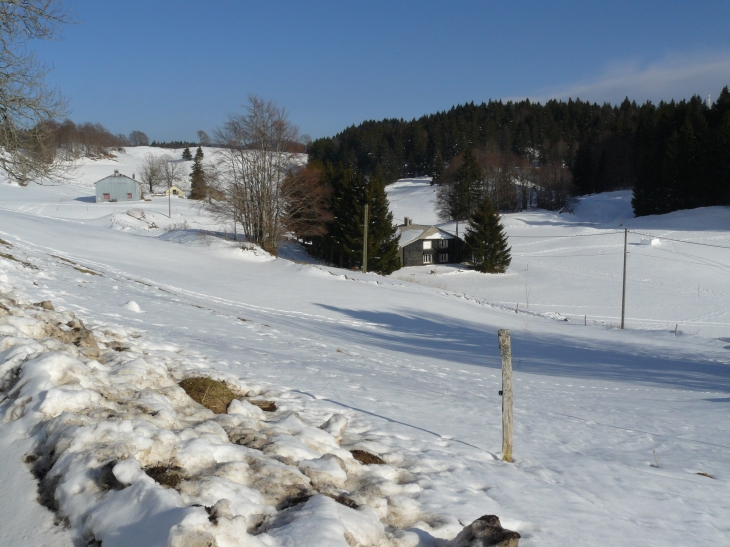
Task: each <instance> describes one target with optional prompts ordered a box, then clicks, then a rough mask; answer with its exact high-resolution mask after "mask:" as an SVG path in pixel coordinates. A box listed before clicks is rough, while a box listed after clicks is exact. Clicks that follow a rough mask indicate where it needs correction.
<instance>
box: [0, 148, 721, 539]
mask: <svg viewBox="0 0 730 547" xmlns="http://www.w3.org/2000/svg"><path fill="white" fill-rule="evenodd" d="M132 151H133V153H130V154H128V155H125V156H120V158H119V163H115V164H112V163H110V164H109V165H107V166H100V165H99V164H96V163H94V164H92V165H91V166H90V167H89V166H82V168H81V169H80V178H81V179H83V182H84V183H85V184H86V185H85V186H84V185H65V186H55V187H40V186H37V185H34V186H30V187H28V188H17V187H13V186H9V185H6V184H0V238H1V239H2V240H4V241H5V242H7V243H8V244H9V245H4V244H2V243H0V253H3V255H8V256H12V257H13V258H15V259H16V260H11V259H8V258H7V257H0V285H2V286H1V287H0V292H2V297H3V298H5V299H6V301H7V302H8V304H6V307H7V308H9V311H10V312H12V313H13V315H8V316H4V317H0V323H2V326H0V337H1V338H0V352H1V353H0V362H5V364H3V365H0V367H2V368H0V374H1V375H3V377H4V378H5V381H8V379H9V378H8V374H11V371H12V370H13V369H14V367H17V366H18V365H19V364H22V369H21V372H20V378H19V381H18V382H17V383H16V384H15V386H14V388H13V389H12V390H7V389H6V392H5V393H3V394H0V398H2V397H7V396H8V394H10V395H11V397H10V398H8V399H0V416H2V417H3V418H2V424H0V443H1V444H0V446H1V448H0V450H1V451H2V454H3V458H2V459H0V484H1V485H2V489H3V490H2V492H3V495H2V496H0V545H13V546H16V545H17V546H25V545H28V546H30V545H33V546H36V545H49V546H50V545H54V546H56V545H73V544H74V542H76V544H83V542H81V543H79V539H78V538H81V537H84V540H85V541H88V540H90V539H92V538H93V539H96V540H99V541H101V542H102V545H103V546H104V547H109V546H114V545H140V546H142V545H150V546H152V545H168V544H169V545H194V544H195V543H193V542H194V541H198V540H199V541H201V542H203V543H199V544H201V545H203V544H210V541H212V539H211V538H213V537H215V541H216V542H217V545H219V546H221V547H223V546H225V545H312V546H315V545H316V546H327V545H333V546H334V545H339V546H342V547H345V546H346V545H348V544H349V545H357V544H360V545H378V544H381V545H403V546H406V545H410V546H414V545H423V546H427V545H437V544H439V540H438V539H437V538H443V539H451V538H453V537H454V536H455V535H456V533H457V532H458V531H459V530H461V528H462V526H463V525H465V524H468V523H470V522H472V521H473V520H474V519H476V518H478V517H479V516H481V515H485V514H496V515H498V516H499V517H500V519H501V520H502V524H503V525H504V526H505V527H506V528H509V529H512V530H516V531H518V532H519V533H520V534H522V539H521V540H520V545H524V546H528V547H529V546H538V545H539V546H562V545H581V546H605V545H632V544H639V545H647V546H666V545H687V546H689V545H702V544H712V545H722V544H728V543H730V496H729V495H728V484H729V483H728V481H729V480H730V414H729V413H728V412H727V411H728V406H729V405H730V393H729V392H730V381H729V380H730V367H729V361H730V359H729V358H730V354H729V353H728V348H729V347H730V346H728V342H727V341H723V340H722V338H725V337H730V324H729V322H730V320H728V317H727V310H728V304H729V303H730V302H729V299H728V293H727V290H726V289H725V288H724V286H723V285H726V283H723V281H724V279H725V276H726V273H727V268H728V266H729V265H730V250H724V249H720V248H717V247H699V246H694V245H688V244H684V243H674V244H673V245H672V243H671V242H665V241H662V242H661V243H660V244H659V245H651V244H649V245H642V244H641V238H642V237H645V236H638V235H633V234H630V236H629V238H630V239H629V243H630V245H629V250H630V254H629V257H628V279H629V281H628V285H627V326H628V329H627V330H624V331H620V330H618V329H616V328H607V327H610V326H611V325H612V324H615V323H617V322H618V316H619V312H620V297H621V292H620V291H621V267H622V246H623V233H619V234H615V233H613V232H616V231H622V230H623V228H625V227H628V228H630V229H632V230H636V231H642V232H646V233H651V234H654V235H661V236H666V237H671V238H673V239H681V240H688V241H695V242H704V243H709V244H712V245H717V246H728V247H730V237H729V236H728V235H727V234H728V232H727V230H728V228H730V211H728V210H726V209H721V208H712V209H703V210H696V211H687V212H681V213H675V214H672V215H666V216H662V217H652V218H643V219H631V218H630V216H631V215H630V206H629V201H630V195H629V194H627V193H621V192H619V193H613V194H605V195H598V196H591V197H589V198H586V199H585V200H583V201H582V202H581V203H580V204H579V206H578V207H577V209H576V214H575V215H557V214H554V213H547V212H531V213H523V214H515V215H506V216H505V217H504V223H505V225H506V226H507V232H508V234H509V235H510V236H511V237H512V239H511V240H510V243H511V245H512V247H513V256H514V259H513V263H512V266H511V268H510V271H509V272H508V273H507V274H505V275H502V276H484V275H477V274H475V273H472V272H468V271H460V269H459V268H451V267H442V266H439V267H432V266H429V267H423V268H408V269H405V270H401V271H399V272H396V273H395V274H393V275H392V276H390V277H381V276H378V275H376V274H364V275H363V274H361V273H357V272H350V271H343V270H338V269H336V268H330V267H324V266H321V265H317V264H303V263H300V262H293V261H290V260H285V259H281V258H273V257H270V256H268V255H265V254H263V253H255V252H253V251H243V250H241V249H240V248H238V247H237V246H236V244H235V243H233V242H231V241H224V240H222V239H220V238H215V237H212V236H210V235H207V234H206V233H205V232H201V231H200V230H199V229H198V228H199V227H204V228H206V227H207V228H209V229H212V228H213V226H210V224H211V223H210V221H209V219H207V218H206V217H205V216H204V214H203V213H202V212H200V211H198V210H197V209H196V207H195V204H194V203H193V202H190V201H187V200H182V199H178V200H176V201H175V200H173V206H174V209H173V218H172V219H166V214H167V200H166V199H163V198H155V199H154V200H153V201H152V202H142V203H138V204H134V205H130V206H126V205H120V204H95V203H92V202H91V200H90V199H89V198H90V196H91V195H92V193H93V189H91V188H90V187H89V183H90V182H93V180H96V179H98V178H101V177H102V176H105V175H106V174H108V173H107V172H106V171H107V170H113V169H114V168H117V169H120V171H122V172H123V173H125V174H131V172H135V171H134V169H135V167H134V165H132V163H133V162H134V161H137V159H138V158H139V157H141V155H142V154H143V153H144V152H145V151H147V150H144V149H136V150H135V149H132ZM206 153H207V152H206ZM176 154H177V152H176ZM92 170H95V171H93V172H92ZM128 171H129V172H130V173H128ZM431 194H432V188H431V187H430V186H429V185H428V183H427V182H426V181H423V180H415V181H401V182H399V183H396V185H393V186H392V187H390V188H389V197H390V199H391V206H392V208H393V212H394V215H395V216H396V218H398V219H400V218H401V217H403V216H410V217H412V218H413V219H414V222H417V223H420V224H426V223H431V222H436V219H435V217H434V215H433V205H432V204H431V203H430V199H431V197H432V196H431ZM141 213H144V216H143V215H142V214H141ZM429 215H430V216H429ZM183 222H187V226H188V227H187V229H186V228H185V226H184V224H183ZM153 223H154V227H153V226H152V224H153ZM171 225H174V226H171ZM167 228H177V229H173V230H172V231H168V229H167ZM446 228H447V229H448V228H449V226H448V225H447V226H446ZM588 234H591V235H590V236H588ZM593 234H605V235H593ZM516 236H539V237H530V238H518V237H516ZM545 236H549V237H545ZM564 236H571V237H564ZM584 236H585V237H584ZM648 243H651V241H648ZM287 256H294V257H301V254H299V253H297V251H296V248H289V249H288V254H287ZM432 270H435V273H431V272H432ZM698 284H699V286H700V287H699V289H700V290H699V295H700V296H699V298H698V297H697V294H698V293H697V285H698ZM528 293H529V308H528V307H527V300H528V298H527V294H528ZM9 297H12V298H14V302H15V304H12V303H11V302H10V301H9V300H7V299H8V298H9ZM42 300H51V301H52V302H53V305H54V307H55V308H56V310H57V311H56V312H45V311H43V310H40V309H39V308H37V307H33V306H32V305H30V303H32V302H39V301H42ZM132 302H133V303H134V304H136V305H133V304H132ZM518 303H519V304H520V311H519V313H517V314H515V311H514V310H515V306H516V305H517V304H518ZM523 307H524V308H525V309H524V310H523ZM69 312H73V313H74V314H75V316H76V317H77V318H79V319H81V320H82V321H83V323H84V324H85V325H86V327H88V328H90V329H91V330H92V331H93V332H94V334H95V335H96V338H97V340H98V341H99V346H100V349H101V355H100V357H99V360H100V361H102V362H103V364H100V363H98V362H97V361H96V360H93V359H90V358H89V356H88V355H84V354H82V353H79V351H78V350H77V349H75V348H74V347H67V346H64V347H62V346H60V345H59V344H58V343H56V342H53V341H52V340H51V339H48V338H46V334H47V331H46V330H44V329H46V328H47V327H44V326H43V325H44V324H45V323H47V322H49V321H51V322H53V321H54V320H56V321H62V322H64V323H65V322H68V321H69V320H70V315H68V313H69ZM54 314H55V315H54ZM64 314H65V315H64ZM558 314H559V315H558ZM584 316H587V322H588V323H589V326H584V324H583V323H584ZM54 317H55V319H54ZM564 318H568V319H570V320H569V321H563V320H561V319H564ZM677 323H678V324H679V327H678V335H677V336H675V334H674V327H675V324H677ZM500 328H509V329H510V330H511V333H512V346H513V353H514V364H515V448H514V457H515V462H514V463H513V464H507V463H504V462H501V461H500V458H499V456H500V454H499V450H500V449H501V415H500V405H501V402H500V397H499V395H498V390H499V389H500V372H499V368H500V358H499V353H498V349H497V343H496V342H497V340H496V331H497V329H500ZM119 344H121V345H122V346H124V347H125V348H126V350H125V351H114V350H113V349H111V348H113V347H114V346H115V345H119ZM193 373H194V374H203V375H211V376H215V377H219V378H225V379H228V380H229V382H231V385H235V386H237V389H239V390H240V392H241V393H242V394H246V395H250V396H253V397H260V398H265V399H268V400H273V401H275V402H276V404H277V406H278V410H277V411H276V412H274V413H264V414H265V415H264V414H261V413H257V412H256V411H255V410H253V409H251V408H249V406H250V405H245V404H242V405H241V407H240V408H238V407H237V408H234V409H232V413H230V414H227V415H221V416H219V417H218V418H213V415H212V414H211V413H209V412H208V411H205V410H202V408H201V407H197V406H196V405H195V403H192V401H190V400H188V399H186V396H184V395H181V393H180V390H179V388H177V387H176V383H175V382H177V381H179V380H180V379H181V378H183V377H185V376H187V375H190V374H193ZM11 379H12V378H11ZM293 412H296V415H295V414H292V413H293ZM335 414H337V415H341V416H342V417H344V419H346V420H347V428H346V429H345V430H344V432H343V433H342V435H341V438H340V439H339V441H340V443H341V444H340V443H338V442H337V441H338V439H337V437H338V433H337V431H334V433H333V434H332V435H330V434H329V433H327V432H325V431H322V430H319V429H316V428H315V427H313V426H318V425H320V424H322V423H323V422H325V421H326V420H328V419H329V418H330V417H332V416H333V415H335ZM337 420H339V418H337V419H336V420H335V421H337ZM236 428H239V429H240V428H248V430H250V431H251V432H253V433H256V435H258V437H257V438H259V437H260V438H262V439H263V440H261V443H260V444H255V443H254V444H253V445H252V446H258V448H252V446H244V445H243V444H235V442H231V441H232V440H234V439H235V438H236V437H235V435H236V432H235V431H234V430H235V429H236ZM253 433H252V434H253ZM256 435H254V436H256ZM333 439H334V441H333ZM249 444H250V443H249ZM51 448H52V449H53V450H54V452H53V455H52V456H48V454H50V449H51ZM352 449H363V450H367V451H369V452H371V453H374V454H378V455H380V456H381V457H382V458H383V459H384V460H385V461H386V462H387V465H384V466H378V465H368V466H361V465H359V464H357V463H353V461H351V459H350V458H348V451H349V450H352ZM335 456H336V457H337V458H339V460H340V461H342V462H343V463H342V464H338V465H333V462H337V461H338V460H336V459H335ZM44 457H45V458H46V460H45V461H44V460H43V458H44ZM277 458H278V460H277ZM24 459H25V460H26V461H27V462H28V463H24ZM39 460H40V461H41V463H44V464H46V467H49V465H50V464H54V465H53V466H51V467H50V469H44V470H43V473H44V474H43V477H44V479H43V481H42V482H41V485H42V491H43V492H44V495H45V496H46V499H45V501H46V504H47V505H48V504H49V503H48V502H49V500H48V492H51V501H53V500H55V503H56V507H57V509H56V512H55V513H52V512H51V511H49V510H47V509H45V508H43V507H42V506H40V505H39V504H38V502H37V497H38V483H37V481H36V480H35V478H34V476H33V475H32V474H31V468H32V467H33V466H38V465H40V464H38V461H39ZM153 465H174V466H177V467H180V468H181V470H180V473H181V474H182V475H183V476H184V478H185V480H183V482H182V483H181V486H179V487H178V490H174V489H166V488H164V487H163V486H161V485H159V484H157V483H156V482H154V481H153V480H152V479H151V478H149V477H148V476H147V475H145V474H144V473H142V472H141V471H140V468H141V467H149V466H153ZM37 472H38V470H37V469H36V473H37ZM698 473H706V474H707V475H710V476H711V477H707V476H704V475H700V474H698ZM112 475H113V478H112ZM55 477H59V478H58V479H56V482H55V484H54V483H53V481H54V478H55ZM313 477H316V478H313ZM265 479H268V480H265ZM115 481H116V482H115ZM117 483H118V484H117ZM110 484H111V485H112V486H113V487H110V486H109V485H110ZM297 484H298V485H300V486H303V487H306V488H315V489H316V490H317V491H318V492H320V493H321V494H329V495H330V497H328V496H327V495H321V494H320V495H315V496H313V497H311V498H309V499H308V500H307V501H302V502H301V503H298V504H295V505H294V506H293V507H290V508H288V509H285V508H284V507H283V506H282V505H280V501H281V500H282V499H284V498H285V497H286V495H288V494H287V492H290V491H289V490H287V491H286V492H283V490H286V488H288V487H291V488H294V486H295V485H297ZM275 487H276V488H281V489H283V490H282V491H281V492H275V491H273V490H275ZM328 489H329V490H328ZM335 494H337V495H344V496H348V497H349V498H350V499H351V500H353V501H354V502H355V504H350V505H352V506H353V507H356V506H359V508H357V509H354V508H353V507H347V506H345V505H343V504H342V503H337V502H335V501H334V500H333V499H332V497H336V496H335ZM222 499H227V500H229V502H230V503H226V502H220V503H219V500H222ZM217 503H218V505H216V504H217ZM50 505H52V506H53V503H51V504H50ZM196 505H198V506H196ZM277 506H278V508H277ZM205 507H208V508H209V509H208V510H206V509H205ZM208 511H210V512H212V514H210V515H209V514H208ZM209 517H212V518H209ZM54 519H56V520H57V521H58V522H59V525H55V524H54ZM247 531H248V532H247ZM206 534H207V535H206ZM205 541H208V543H204V542H205Z"/></svg>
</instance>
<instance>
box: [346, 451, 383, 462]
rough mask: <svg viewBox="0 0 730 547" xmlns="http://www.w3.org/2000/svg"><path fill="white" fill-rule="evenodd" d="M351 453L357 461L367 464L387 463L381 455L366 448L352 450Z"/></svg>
mask: <svg viewBox="0 0 730 547" xmlns="http://www.w3.org/2000/svg"><path fill="white" fill-rule="evenodd" d="M350 454H352V457H353V458H355V459H356V460H357V461H359V462H360V463H364V464H365V465H371V464H375V465H383V464H384V463H385V460H384V459H383V458H381V457H380V456H376V455H375V454H371V453H370V452H365V451H364V450H350Z"/></svg>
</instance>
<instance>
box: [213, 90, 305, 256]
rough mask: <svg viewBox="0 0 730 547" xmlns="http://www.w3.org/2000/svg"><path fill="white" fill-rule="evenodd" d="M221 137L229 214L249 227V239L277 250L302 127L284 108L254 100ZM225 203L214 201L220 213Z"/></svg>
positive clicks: (221, 181) (220, 166)
mask: <svg viewBox="0 0 730 547" xmlns="http://www.w3.org/2000/svg"><path fill="white" fill-rule="evenodd" d="M215 135H216V140H217V142H218V144H219V145H220V147H221V148H220V149H219V150H218V151H216V155H215V166H216V170H217V172H218V177H217V178H218V188H219V189H220V191H222V192H223V193H224V194H225V196H226V200H225V202H227V203H226V204H225V205H224V206H223V207H224V211H225V213H227V214H231V215H232V217H231V218H232V219H233V221H234V223H235V224H236V225H239V224H240V225H241V226H242V227H243V232H244V234H245V237H246V238H247V239H248V240H249V241H251V242H253V243H257V244H258V245H261V247H263V248H264V249H266V250H268V251H270V252H276V249H277V247H278V244H279V239H280V238H281V236H282V235H283V234H284V232H285V231H286V229H287V219H288V215H289V212H288V211H289V208H290V207H291V204H292V195H291V191H292V185H289V184H285V183H284V180H285V178H286V176H287V174H288V173H289V171H290V170H291V168H292V167H293V166H294V165H295V164H296V162H297V157H296V155H295V154H293V153H292V151H291V150H292V146H293V145H295V144H296V143H297V142H298V128H297V127H296V126H295V125H294V124H292V123H291V122H290V121H289V120H288V119H287V115H286V111H285V110H284V109H282V108H279V107H277V106H276V105H275V104H274V103H273V102H271V101H265V100H263V99H261V98H259V97H255V96H250V97H249V104H248V106H247V107H246V113H245V114H237V115H231V116H229V118H228V121H227V122H226V123H225V124H224V125H223V127H221V128H220V129H218V130H216V133H215ZM221 203H222V202H216V203H215V204H214V203H210V207H211V209H212V211H213V212H214V213H215V212H216V209H219V208H220V206H221ZM220 212H223V211H220Z"/></svg>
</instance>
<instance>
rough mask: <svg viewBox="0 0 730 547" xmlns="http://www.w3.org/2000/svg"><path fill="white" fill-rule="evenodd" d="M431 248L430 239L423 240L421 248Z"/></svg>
mask: <svg viewBox="0 0 730 547" xmlns="http://www.w3.org/2000/svg"><path fill="white" fill-rule="evenodd" d="M430 248H431V242H430V241H424V242H423V250H424V251H425V250H427V249H430Z"/></svg>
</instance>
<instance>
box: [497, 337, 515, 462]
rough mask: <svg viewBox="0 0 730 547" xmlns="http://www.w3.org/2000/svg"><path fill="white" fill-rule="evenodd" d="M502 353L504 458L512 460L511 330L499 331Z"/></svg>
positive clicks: (508, 460) (507, 460)
mask: <svg viewBox="0 0 730 547" xmlns="http://www.w3.org/2000/svg"><path fill="white" fill-rule="evenodd" d="M497 338H498V339H499V351H500V353H501V354H502V391H501V392H500V393H501V395H502V459H503V460H504V461H506V462H511V461H512V346H511V344H510V339H509V330H507V329H502V330H500V331H498V332H497Z"/></svg>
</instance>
